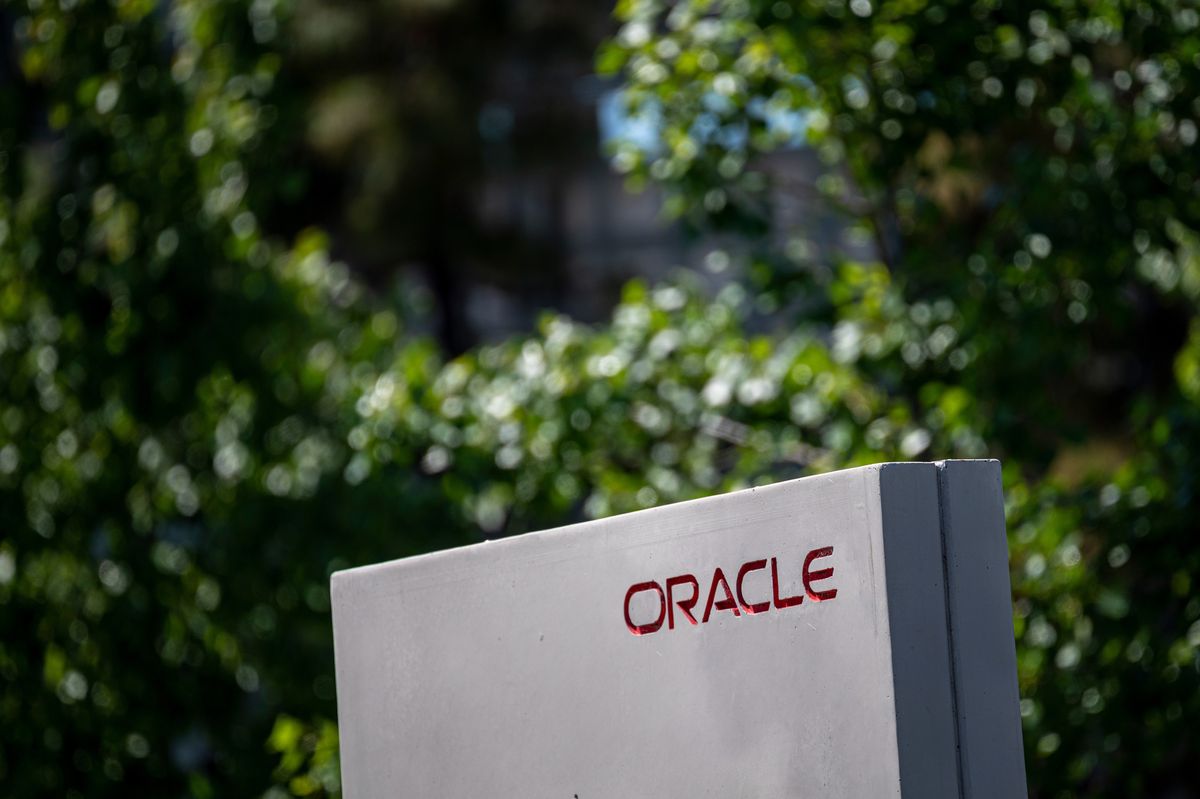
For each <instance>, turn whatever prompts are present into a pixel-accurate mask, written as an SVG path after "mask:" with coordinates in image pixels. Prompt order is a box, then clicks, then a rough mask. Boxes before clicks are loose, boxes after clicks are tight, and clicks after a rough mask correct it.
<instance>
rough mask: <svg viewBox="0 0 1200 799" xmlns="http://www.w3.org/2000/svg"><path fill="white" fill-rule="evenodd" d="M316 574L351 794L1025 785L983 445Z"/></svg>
mask: <svg viewBox="0 0 1200 799" xmlns="http://www.w3.org/2000/svg"><path fill="white" fill-rule="evenodd" d="M332 591H333V619H334V638H335V643H336V659H337V696H338V715H339V722H340V729H341V746H342V779H343V785H344V789H345V795H346V796H347V799H383V797H389V798H390V797H399V796H411V797H463V798H464V799H465V798H466V797H472V798H475V797H501V796H503V797H564V798H565V799H572V797H579V798H580V799H594V798H599V799H603V798H605V797H694V796H711V797H722V798H723V799H724V798H727V797H806V796H820V797H846V798H847V799H849V798H850V797H854V798H855V799H858V798H860V797H886V796H894V797H905V798H906V799H907V798H908V797H922V798H924V797H967V798H969V799H993V798H994V799H1014V798H1019V797H1024V796H1025V795H1026V788H1025V778H1024V774H1025V771H1024V760H1023V755H1022V750H1021V729H1020V719H1019V714H1018V698H1017V683H1016V656H1015V650H1014V642H1013V628H1012V613H1011V604H1010V603H1011V600H1010V588H1009V579H1008V571H1007V549H1006V546H1005V533H1004V509H1003V500H1002V496H1001V490H1000V473H999V465H998V464H997V463H996V462H994V461H948V462H945V463H940V464H930V463H895V464H882V465H878V466H867V467H862V468H858V469H849V470H846V471H842V472H835V473H833V474H828V475H819V476H815V477H807V478H803V479H800V480H792V481H789V482H785V483H779V484H776V485H771V486H766V487H763V488H756V489H750V490H746V491H738V492H735V493H732V494H726V495H723V496H717V497H710V498H707V499H700V500H695V501H692V502H683V503H679V504H676V505H668V506H664V507H660V508H654V509H651V510H646V511H641V512H638V513H631V514H627V515H624V516H617V517H613V518H609V519H601V520H598V521H593V522H586V523H584V524H578V525H573V526H570V527H564V528H561V529H558V530H551V531H547V532H540V533H530V534H528V535H523V536H517V537H514V538H509V539H503V540H500V541H495V542H489V543H484V544H478V545H475V546H470V547H464V548H462V549H456V550H451V551H447V552H438V553H434V554H430V555H423V556H420V557H415V558H408V559H406V560H401V561H394V562H391V563H384V564H380V565H377V566H366V567H363V568H358V569H351V570H348V571H344V572H338V573H337V574H335V575H334V576H333V584H332Z"/></svg>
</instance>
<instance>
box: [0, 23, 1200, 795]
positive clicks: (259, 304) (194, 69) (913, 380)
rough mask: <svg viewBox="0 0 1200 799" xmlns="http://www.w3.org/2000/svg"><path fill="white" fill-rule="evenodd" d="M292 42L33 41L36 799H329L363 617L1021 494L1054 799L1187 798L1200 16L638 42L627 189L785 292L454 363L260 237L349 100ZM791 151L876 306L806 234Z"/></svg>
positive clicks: (23, 562)
mask: <svg viewBox="0 0 1200 799" xmlns="http://www.w3.org/2000/svg"><path fill="white" fill-rule="evenodd" d="M295 12H296V10H295V8H294V7H293V6H292V5H291V4H290V3H288V2H271V0H253V2H210V1H208V0H178V1H177V2H174V3H152V2H138V0H114V2H88V1H87V0H78V1H77V2H76V1H75V0H59V2H50V1H49V0H33V1H31V2H27V3H25V4H15V3H13V4H8V5H5V6H4V7H3V10H2V12H0V13H2V14H3V17H2V21H3V23H4V25H5V26H6V28H5V29H6V30H8V31H10V32H11V36H12V40H13V47H12V49H11V54H10V56H9V57H10V59H11V61H10V62H9V63H6V64H4V65H3V66H0V69H4V70H7V71H6V72H5V73H4V74H3V77H4V80H3V81H0V377H2V378H3V383H2V386H3V388H2V389H0V531H2V537H0V677H2V678H3V682H2V687H0V784H3V785H4V788H5V791H4V792H5V794H6V795H8V796H12V797H18V798H19V797H32V796H45V795H61V796H82V795H89V796H107V795H112V796H118V795H119V796H125V795H129V794H130V793H147V794H151V795H180V794H186V795H192V796H197V797H204V796H218V795H261V794H263V793H264V792H267V793H270V794H271V795H275V796H286V795H296V796H319V795H325V794H336V793H337V791H338V788H337V768H336V766H337V764H336V757H335V755H336V730H335V729H334V727H333V726H332V724H331V723H330V721H329V720H330V719H333V718H334V717H335V706H334V696H333V680H332V652H331V639H330V629H329V616H328V593H327V581H328V575H329V573H330V572H331V571H332V570H334V569H336V568H340V567H343V566H347V565H352V564H359V563H365V562H371V561H377V560H382V559H385V558H391V557H399V556H403V555H406V554H412V553H416V552H422V551H427V550H429V549H433V548H440V547H445V546H451V545H455V544H459V543H465V542H468V541H472V540H478V538H479V537H480V535H481V534H482V535H487V536H497V535H504V534H510V533H515V532H519V531H522V530H527V529H531V528H534V527H544V526H548V525H552V524H556V523H560V522H563V521H570V520H575V519H578V518H581V517H592V516H600V515H604V514H609V513H616V512H623V511H628V510H633V509H636V508H639V507H647V506H650V505H654V504H659V503H662V502H667V501H674V500H678V499H684V498H689V497H695V496H700V495H705V494H709V493H713V492H717V491H723V490H727V489H730V488H735V487H740V486H745V485H751V484H756V483H762V482H767V481H771V480H777V479H781V478H785V477H790V476H796V475H800V474H805V473H809V472H813V471H821V470H828V469H832V468H839V467H842V466H848V465H854V464H858V463H865V462H870V461H878V460H885V459H897V458H929V457H974V456H981V455H992V456H999V457H1002V458H1004V460H1005V478H1006V484H1007V485H1006V488H1007V492H1008V500H1009V520H1010V529H1011V531H1012V566H1013V577H1014V589H1015V592H1016V604H1015V611H1016V613H1015V621H1016V629H1017V635H1018V643H1019V670H1020V675H1019V676H1020V684H1021V691H1022V696H1023V697H1024V699H1023V702H1022V715H1023V718H1024V721H1025V725H1026V741H1027V745H1028V753H1027V760H1028V767H1029V774H1030V783H1031V786H1033V793H1034V794H1035V795H1036V796H1043V797H1044V796H1071V795H1096V796H1129V795H1149V796H1154V795H1164V794H1165V793H1166V792H1167V791H1170V790H1175V791H1177V792H1180V791H1182V792H1183V793H1177V794H1176V795H1183V796H1186V795H1193V794H1188V793H1186V792H1187V791H1189V790H1191V791H1193V792H1194V789H1193V788H1191V787H1190V786H1191V785H1192V782H1193V781H1192V780H1190V779H1189V776H1190V769H1189V766H1190V760H1191V758H1192V756H1193V754H1194V753H1195V752H1196V751H1197V733H1196V732H1195V730H1194V725H1193V724H1191V723H1190V720H1191V719H1194V718H1195V717H1196V716H1197V714H1200V683H1198V681H1197V668H1198V662H1200V661H1198V648H1200V598H1198V597H1197V595H1196V592H1195V590H1194V587H1193V584H1192V580H1193V577H1192V575H1194V574H1195V573H1197V570H1198V567H1200V563H1198V560H1200V557H1198V555H1197V551H1196V549H1195V548H1194V546H1192V534H1193V532H1194V529H1195V527H1194V524H1193V523H1192V517H1191V511H1192V508H1193V506H1194V502H1195V497H1194V494H1195V488H1196V485H1197V475H1196V469H1197V463H1198V462H1197V459H1196V456H1195V455H1194V454H1193V453H1194V452H1195V451H1197V448H1198V447H1197V445H1198V444H1200V413H1198V407H1200V406H1198V405H1197V403H1198V402H1200V326H1197V324H1196V322H1195V302H1196V294H1197V292H1198V291H1200V262H1198V260H1197V255H1196V241H1197V239H1196V233H1195V230H1196V229H1197V228H1198V227H1200V218H1198V216H1200V215H1198V213H1197V201H1198V200H1197V185H1198V184H1197V177H1198V176H1200V175H1198V172H1197V170H1198V169H1200V163H1198V160H1197V158H1196V156H1195V155H1194V153H1195V152H1196V148H1195V147H1194V146H1193V145H1194V144H1195V140H1196V136H1197V128H1196V122H1195V119H1196V117H1197V116H1200V108H1197V107H1196V99H1195V98H1196V97H1198V96H1200V92H1197V90H1196V89H1197V88H1198V84H1200V60H1198V59H1200V35H1198V34H1197V32H1196V28H1197V23H1198V22H1200V17H1198V15H1197V13H1196V11H1195V10H1193V9H1192V8H1191V7H1190V6H1186V5H1179V6H1175V5H1173V4H1146V3H1141V4H1122V3H1116V2H1112V3H1092V4H1086V5H1084V4H1080V5H1076V4H1073V3H1066V2H1064V3H1058V4H1051V5H1035V4H1024V3H1005V4H988V3H973V4H972V3H964V4H958V3H924V2H898V3H895V4H887V5H886V6H881V7H875V6H874V5H872V3H871V2H870V1H869V0H853V2H851V3H850V4H849V5H846V4H842V3H832V2H831V3H794V4H788V3H782V2H776V3H758V2H727V3H679V4H673V5H664V4H661V3H650V2H622V4H621V5H620V6H619V8H618V15H619V17H620V18H621V19H622V21H623V27H622V29H621V31H620V33H619V34H618V35H617V37H616V38H615V39H614V41H613V43H612V44H611V45H609V46H608V47H606V48H605V50H604V51H603V52H602V53H601V55H600V66H601V68H602V69H603V70H609V71H614V70H621V71H622V74H623V75H624V76H625V79H626V81H627V82H628V86H629V88H628V92H627V96H628V98H629V100H630V102H631V103H633V104H634V105H635V106H637V107H642V108H649V107H653V108H654V109H656V113H657V114H658V115H659V117H660V119H661V120H662V125H661V127H660V133H661V142H660V143H659V144H658V145H657V146H655V147H652V148H647V149H644V150H638V149H635V148H634V147H633V146H632V145H630V146H628V147H625V148H623V149H621V150H619V151H618V152H617V153H616V155H615V162H616V164H617V166H618V167H619V168H622V169H626V170H629V171H630V172H631V174H632V175H633V176H635V178H637V179H643V180H645V179H650V180H657V181H661V182H662V183H663V184H664V185H666V186H668V188H669V189H670V191H671V196H670V199H669V208H670V209H671V210H673V211H675V212H677V213H680V214H683V215H686V216H688V217H689V218H690V219H691V220H692V222H693V223H694V224H696V225H697V226H698V227H703V228H708V227H716V228H721V229H733V230H735V231H740V232H741V233H743V234H745V235H747V236H749V237H750V239H749V240H750V243H751V247H752V251H753V252H754V253H755V257H754V262H753V263H752V265H751V270H750V274H751V278H752V279H751V281H750V282H749V283H748V284H747V285H746V286H730V287H728V288H726V289H725V290H723V291H722V292H721V293H720V295H719V296H717V297H715V298H711V297H706V296H705V295H704V293H703V292H701V291H700V290H698V289H696V288H694V287H693V286H692V285H691V284H690V282H689V280H688V279H687V278H686V277H684V278H681V279H680V281H679V282H678V283H677V284H676V285H668V286H660V287H653V288H652V287H646V286H643V285H641V284H637V283H635V284H632V285H630V286H629V287H628V289H627V290H626V293H625V296H624V298H623V300H622V302H621V304H620V305H619V307H618V308H616V310H615V311H614V315H613V319H612V322H611V324H609V325H607V326H603V327H600V328H589V327H586V326H582V325H579V324H576V323H573V322H572V321H570V320H569V319H566V318H562V317H557V316H549V317H547V318H546V319H545V320H544V321H543V323H542V325H541V326H540V328H539V329H538V330H537V331H534V332H533V333H531V334H530V335H529V336H528V337H526V338H524V339H520V340H514V341H511V342H507V343H504V344H500V345H494V346H489V347H484V348H480V349H477V350H474V351H471V352H469V353H467V354H466V355H463V356H461V357H459V358H456V359H454V360H451V361H448V362H447V361H446V360H445V359H444V358H443V357H442V356H441V355H440V354H439V353H438V351H437V349H436V348H435V347H434V346H432V345H431V344H430V343H429V342H427V341H424V340H423V339H422V338H421V337H419V336H415V335H413V334H411V333H409V332H407V330H409V329H411V327H412V325H411V321H412V320H411V313H410V311H409V310H408V309H407V308H406V305H405V295H404V293H403V292H402V291H401V292H397V293H396V294H395V295H394V296H390V297H383V296H378V295H375V294H371V293H369V292H366V291H364V290H363V289H362V288H361V286H360V284H359V283H358V282H357V281H356V280H355V278H354V277H353V275H352V274H351V273H350V271H349V269H348V268H347V267H346V266H345V265H344V264H340V263H338V262H337V261H336V260H334V259H332V258H331V257H330V256H329V254H328V246H327V242H326V241H325V239H324V238H323V237H322V236H321V235H320V234H319V233H316V232H312V231H304V232H302V233H301V234H299V235H298V236H296V237H295V238H294V240H292V241H290V242H283V241H280V240H278V238H277V237H273V236H270V235H268V234H266V233H264V231H263V227H264V224H263V220H265V219H269V218H271V217H272V215H273V214H277V213H278V212H279V209H280V208H281V207H283V206H287V203H289V202H290V200H289V196H288V191H289V186H291V185H292V182H290V181H292V180H293V179H297V178H296V169H297V167H296V165H295V163H293V162H292V161H291V160H289V153H293V152H294V150H295V143H296V140H297V137H298V136H299V135H301V133H302V128H303V120H304V119H306V118H307V117H306V114H307V113H308V111H307V109H308V104H309V103H310V102H311V101H312V98H310V97H307V95H306V94H305V93H304V90H303V87H302V86H298V85H296V84H295V83H293V82H291V80H290V76H289V74H288V73H287V71H286V70H285V69H284V68H283V65H284V63H285V58H284V56H285V55H286V52H285V48H286V41H287V38H288V37H287V36H286V35H285V34H286V32H287V31H288V30H289V27H288V26H289V24H290V20H291V15H292V14H293V13H295ZM796 119H799V120H802V121H803V124H804V126H805V127H806V130H807V134H808V136H809V137H810V139H811V140H812V141H813V142H814V146H816V147H817V148H818V149H819V152H820V154H821V156H822V158H823V159H824V161H825V163H826V164H827V166H828V171H827V173H826V174H825V175H824V176H823V177H822V178H821V180H820V181H819V183H818V189H819V190H820V191H821V192H822V196H823V197H825V199H826V201H827V202H830V203H834V204H837V205H839V206H841V207H843V208H844V209H845V211H846V214H847V219H848V224H851V225H854V226H856V228H857V229H861V230H862V231H863V233H864V235H866V236H868V237H870V238H872V239H873V240H874V241H875V242H876V247H877V249H878V251H879V252H880V254H881V258H882V263H879V264H870V263H857V262H853V261H851V260H848V259H845V258H841V257H838V256H837V254H832V255H830V254H822V255H819V256H817V255H814V254H813V252H812V249H811V248H810V247H807V246H805V242H803V241H802V240H801V239H800V238H799V237H800V236H801V235H802V231H789V230H779V229H778V223H777V221H775V220H776V219H777V217H776V216H775V215H774V214H773V213H772V211H773V205H774V203H776V202H777V201H778V199H779V196H780V192H781V191H784V189H781V188H780V186H779V184H778V176H776V175H773V174H772V173H771V171H770V170H769V169H767V168H766V167H763V166H762V164H763V163H765V162H764V161H763V157H764V156H766V155H767V154H768V153H769V152H770V151H771V150H773V149H776V148H778V147H781V146H785V145H787V144H788V142H789V140H790V138H791V137H792V136H793V133H789V132H788V131H789V130H790V127H791V126H790V124H784V122H781V120H796ZM301 177H302V176H301ZM401 212H402V209H401ZM750 331H761V332H750Z"/></svg>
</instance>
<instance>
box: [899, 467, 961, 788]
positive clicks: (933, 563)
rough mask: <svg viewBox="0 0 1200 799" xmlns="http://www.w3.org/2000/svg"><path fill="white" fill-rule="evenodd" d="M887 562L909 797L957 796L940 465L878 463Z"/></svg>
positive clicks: (902, 754) (902, 767)
mask: <svg viewBox="0 0 1200 799" xmlns="http://www.w3.org/2000/svg"><path fill="white" fill-rule="evenodd" d="M879 488H880V506H881V514H882V517H883V548H884V562H885V563H886V564H887V578H886V582H887V598H888V616H889V622H890V626H891V640H892V670H893V678H894V683H895V692H896V728H897V734H898V738H899V755H900V786H901V791H902V795H903V796H904V797H906V799H907V798H908V797H929V798H930V799H937V798H938V797H947V799H948V798H949V797H959V796H960V792H959V785H958V768H957V751H956V741H955V729H954V697H953V689H952V682H951V675H950V649H949V641H948V635H947V628H946V590H945V584H944V572H943V569H942V541H941V520H940V518H939V515H940V514H939V505H938V475H937V468H936V467H935V466H934V465H933V464H931V463H890V464H884V465H883V466H881V467H880V472H879Z"/></svg>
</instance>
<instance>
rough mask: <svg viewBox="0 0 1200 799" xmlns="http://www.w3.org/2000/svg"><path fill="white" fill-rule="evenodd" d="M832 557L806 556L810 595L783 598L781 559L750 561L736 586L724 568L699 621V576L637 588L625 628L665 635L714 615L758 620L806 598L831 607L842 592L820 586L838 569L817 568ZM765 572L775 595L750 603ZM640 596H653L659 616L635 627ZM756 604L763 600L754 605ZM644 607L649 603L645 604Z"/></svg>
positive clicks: (827, 553) (828, 551)
mask: <svg viewBox="0 0 1200 799" xmlns="http://www.w3.org/2000/svg"><path fill="white" fill-rule="evenodd" d="M832 557H833V547H831V546H830V547H819V548H817V549H812V550H809V552H808V554H807V555H805V556H804V565H803V566H802V567H801V568H800V580H801V583H802V585H803V586H804V592H803V593H800V594H794V595H792V596H781V595H780V593H779V561H778V559H777V558H770V559H767V558H761V559H759V560H749V561H746V562H745V563H743V564H742V565H741V568H739V569H738V570H737V572H736V573H735V576H734V578H733V583H732V585H731V584H730V581H729V579H728V578H727V577H726V576H725V572H724V571H723V570H722V569H721V567H720V566H718V567H717V568H716V569H714V570H713V574H712V580H711V581H709V583H708V590H707V593H706V594H705V596H706V597H707V599H706V600H705V602H704V605H703V610H701V611H700V612H699V615H700V618H699V619H697V618H696V616H697V613H696V606H697V605H699V604H700V596H701V592H700V581H699V580H697V579H696V576H695V575H693V574H680V575H677V576H675V577H668V578H667V579H666V581H665V583H659V582H658V581H657V580H647V581H646V582H642V583H634V584H633V585H631V586H629V590H628V591H626V592H625V626H626V627H628V628H629V632H631V633H633V634H634V635H650V634H651V633H656V632H658V631H659V630H661V629H662V626H663V624H666V625H667V629H668V630H674V629H675V624H676V623H677V622H678V623H679V624H683V623H684V622H687V623H688V624H689V625H692V626H696V625H698V624H707V623H708V621H709V619H711V618H712V617H713V614H714V613H732V614H733V615H734V616H735V617H741V615H742V614H743V613H745V614H746V615H749V616H753V615H755V614H758V613H766V612H767V611H769V610H771V609H774V610H783V609H785V608H790V607H794V606H795V605H799V604H800V603H801V602H803V601H804V600H805V598H807V599H809V600H810V601H812V602H825V601H828V600H830V599H833V598H834V597H836V596H837V589H836V588H829V587H826V588H821V587H818V586H817V585H816V584H817V583H823V582H825V581H826V580H829V579H831V578H832V577H833V565H832V564H830V565H829V566H826V567H824V568H814V566H820V564H817V563H816V561H819V560H822V559H824V558H832ZM759 571H770V572H771V595H770V597H767V596H765V595H764V596H762V597H757V596H754V597H749V598H747V596H746V587H745V583H746V578H747V577H749V576H750V575H751V574H753V573H754V572H759ZM664 585H665V586H666V587H665V588H664V587H663V586H664ZM640 594H652V595H653V598H652V599H651V601H650V603H649V604H650V607H652V608H657V610H656V611H655V612H656V614H657V615H655V616H654V617H653V618H647V619H642V620H640V622H635V621H634V619H633V617H632V615H631V613H630V604H631V603H632V602H633V599H634V597H636V596H638V595H640ZM756 599H757V600H759V601H754V600H756ZM639 604H646V603H645V601H644V600H643V601H642V602H640V603H639Z"/></svg>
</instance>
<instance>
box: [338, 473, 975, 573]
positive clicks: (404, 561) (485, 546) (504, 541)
mask: <svg viewBox="0 0 1200 799" xmlns="http://www.w3.org/2000/svg"><path fill="white" fill-rule="evenodd" d="M959 463H964V464H967V463H994V464H996V465H997V467H998V466H999V461H998V460H996V459H994V458H947V459H943V460H937V461H884V462H881V463H872V464H866V465H863V466H853V467H850V468H847V469H837V470H835V471H832V472H822V473H820V474H811V475H805V476H804V477H797V478H793V479H791V480H782V481H780V482H777V483H768V484H766V485H761V486H751V487H749V488H742V489H738V490H736V491H727V492H725V493H721V494H713V495H711V496H707V497H698V498H696V499H687V500H680V501H678V502H670V503H667V504H664V505H656V506H654V507H652V508H644V509H642V510H636V511H630V512H628V513H621V514H615V515H613V516H605V517H602V518H599V519H589V520H587V521H582V522H574V523H572V524H566V525H560V526H558V527H550V528H547V529H544V530H534V531H530V532H526V533H518V534H516V535H511V536H504V537H501V538H490V539H486V540H484V541H479V542H477V543H473V544H465V545H463V546H458V547H450V548H448V549H440V550H436V551H433V552H426V553H422V554H419V555H410V556H407V557H403V558H394V559H392V560H387V561H382V562H380V563H372V564H368V565H363V566H354V567H351V568H348V569H341V570H339V571H335V572H333V574H332V575H331V577H330V582H331V583H335V582H341V581H342V580H344V579H346V578H352V577H356V576H359V575H362V576H365V575H367V574H372V573H375V572H379V571H384V570H391V569H394V568H395V567H397V566H400V565H404V566H405V567H409V566H416V565H418V564H430V563H434V562H438V561H441V560H444V559H446V558H453V557H457V556H461V555H462V554H465V553H473V552H484V551H488V552H497V551H498V550H503V549H505V548H508V547H511V546H514V545H526V546H527V545H529V543H531V542H533V541H538V540H543V539H545V538H548V537H551V536H553V537H558V536H560V535H561V534H563V533H568V532H574V531H580V530H584V529H590V530H594V529H599V528H602V527H606V526H608V525H611V524H614V523H618V521H619V523H626V522H628V521H629V520H631V519H637V520H646V519H648V518H650V517H652V516H654V515H657V514H662V513H664V512H676V511H678V510H679V509H680V508H682V507H688V508H698V507H702V506H703V505H705V504H707V503H712V502H721V501H724V500H726V499H728V498H729V497H734V496H745V495H748V494H755V493H762V492H773V491H778V490H784V489H786V488H790V487H794V486H795V485H797V484H800V483H805V482H809V483H816V482H821V481H823V480H830V479H835V478H838V477H843V476H846V475H848V474H850V473H852V472H860V471H867V472H871V471H876V472H878V471H882V470H884V469H888V468H891V467H911V466H935V467H937V468H938V469H942V468H944V467H945V466H947V465H948V464H959Z"/></svg>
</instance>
